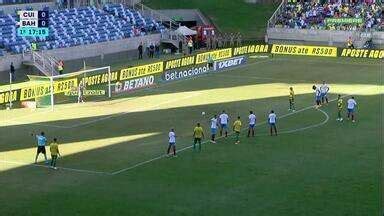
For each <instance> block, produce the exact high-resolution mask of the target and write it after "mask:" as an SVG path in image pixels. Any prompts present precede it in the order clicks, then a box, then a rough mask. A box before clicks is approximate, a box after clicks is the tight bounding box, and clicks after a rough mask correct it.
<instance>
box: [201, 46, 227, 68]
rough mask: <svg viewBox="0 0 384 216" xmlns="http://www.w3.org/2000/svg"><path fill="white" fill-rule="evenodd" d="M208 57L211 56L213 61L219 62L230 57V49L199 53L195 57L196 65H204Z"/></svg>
mask: <svg viewBox="0 0 384 216" xmlns="http://www.w3.org/2000/svg"><path fill="white" fill-rule="evenodd" d="M208 56H211V57H212V58H213V59H214V60H220V59H225V58H230V57H232V48H228V49H221V50H216V51H211V52H205V53H199V54H197V55H196V62H195V63H196V64H202V63H206V62H207V60H208Z"/></svg>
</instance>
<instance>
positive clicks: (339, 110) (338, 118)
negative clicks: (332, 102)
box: [336, 95, 343, 121]
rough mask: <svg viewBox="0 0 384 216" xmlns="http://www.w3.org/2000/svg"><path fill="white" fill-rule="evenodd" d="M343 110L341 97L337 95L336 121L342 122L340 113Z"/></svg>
mask: <svg viewBox="0 0 384 216" xmlns="http://www.w3.org/2000/svg"><path fill="white" fill-rule="evenodd" d="M342 110H343V99H342V98H341V95H338V97H337V119H336V121H343V118H342V117H341V111H342Z"/></svg>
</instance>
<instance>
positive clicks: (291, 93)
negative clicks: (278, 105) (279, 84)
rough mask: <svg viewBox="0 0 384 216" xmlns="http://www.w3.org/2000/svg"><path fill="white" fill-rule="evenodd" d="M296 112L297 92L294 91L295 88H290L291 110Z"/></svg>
mask: <svg viewBox="0 0 384 216" xmlns="http://www.w3.org/2000/svg"><path fill="white" fill-rule="evenodd" d="M288 110H292V111H293V112H295V92H294V91H293V87H290V88H289V109H288Z"/></svg>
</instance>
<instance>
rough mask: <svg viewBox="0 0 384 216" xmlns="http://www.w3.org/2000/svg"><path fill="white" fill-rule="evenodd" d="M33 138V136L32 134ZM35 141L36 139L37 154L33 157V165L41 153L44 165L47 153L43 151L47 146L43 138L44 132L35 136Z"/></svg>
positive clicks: (45, 139)
mask: <svg viewBox="0 0 384 216" xmlns="http://www.w3.org/2000/svg"><path fill="white" fill-rule="evenodd" d="M32 136H33V134H32ZM36 139H37V153H36V157H35V163H37V158H38V157H39V154H40V153H42V154H43V155H44V158H45V163H48V161H47V153H46V151H45V146H46V144H47V138H45V134H44V132H41V133H40V135H37V134H36Z"/></svg>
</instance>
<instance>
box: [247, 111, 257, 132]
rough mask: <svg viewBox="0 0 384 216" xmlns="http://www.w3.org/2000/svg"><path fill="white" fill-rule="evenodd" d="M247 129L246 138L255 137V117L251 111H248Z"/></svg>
mask: <svg viewBox="0 0 384 216" xmlns="http://www.w3.org/2000/svg"><path fill="white" fill-rule="evenodd" d="M248 119H249V128H248V135H247V137H250V136H251V134H252V137H254V136H255V125H256V115H255V114H254V113H253V111H249V116H248Z"/></svg>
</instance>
